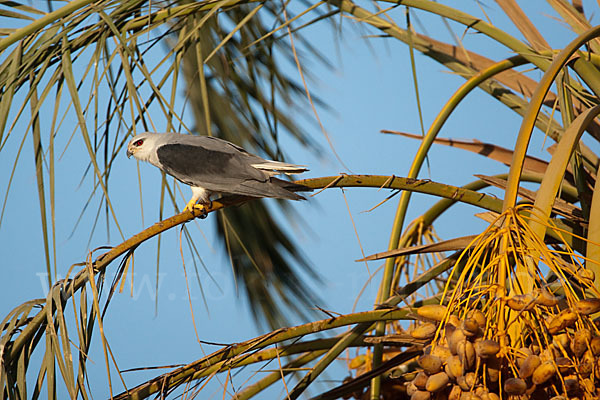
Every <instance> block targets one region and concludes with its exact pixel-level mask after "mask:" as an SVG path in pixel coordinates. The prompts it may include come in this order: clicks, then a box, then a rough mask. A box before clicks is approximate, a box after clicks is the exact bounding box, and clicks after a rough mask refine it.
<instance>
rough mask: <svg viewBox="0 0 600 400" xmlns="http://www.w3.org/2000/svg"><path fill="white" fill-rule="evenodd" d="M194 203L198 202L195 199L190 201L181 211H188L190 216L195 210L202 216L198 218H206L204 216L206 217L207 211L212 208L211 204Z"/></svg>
mask: <svg viewBox="0 0 600 400" xmlns="http://www.w3.org/2000/svg"><path fill="white" fill-rule="evenodd" d="M196 201H198V200H197V199H191V200H190V201H189V202H188V203H187V205H186V206H185V208H184V209H183V211H184V212H185V211H189V212H191V213H192V214H193V213H194V211H195V210H199V211H200V212H201V213H202V214H201V215H200V218H202V219H204V218H206V216H207V215H208V209H209V208H211V206H212V202H210V203H208V204H202V203H200V204H196Z"/></svg>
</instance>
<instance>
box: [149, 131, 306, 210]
mask: <svg viewBox="0 0 600 400" xmlns="http://www.w3.org/2000/svg"><path fill="white" fill-rule="evenodd" d="M211 144H215V145H216V147H217V149H215V147H212V148H207V147H205V146H199V145H192V144H184V143H172V144H163V145H162V146H159V147H158V148H157V150H156V154H157V156H158V160H159V162H160V164H161V168H162V170H163V171H165V172H166V173H167V174H169V175H171V176H173V177H175V178H176V179H177V180H179V181H181V182H183V183H185V184H187V185H191V186H198V187H202V188H204V189H207V190H209V191H213V192H224V193H233V194H240V195H245V196H253V197H281V198H286V199H294V200H297V199H299V198H301V197H300V196H298V195H296V194H295V193H292V192H290V191H289V190H287V189H285V188H284V187H282V186H281V185H279V184H276V183H272V181H273V180H272V178H270V177H269V175H268V174H266V173H264V172H262V171H260V170H258V169H256V168H254V167H252V166H251V165H250V164H251V163H252V162H254V160H255V159H254V157H251V156H250V157H249V156H248V155H247V153H245V152H244V153H241V152H238V151H235V152H230V151H229V150H230V147H229V146H228V145H229V144H230V143H229V142H224V143H219V142H215V143H212V142H211ZM222 146H225V147H224V148H225V149H226V151H221V149H222V148H223V147H222ZM257 158H259V157H257Z"/></svg>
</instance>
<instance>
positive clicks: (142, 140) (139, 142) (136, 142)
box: [133, 139, 144, 147]
mask: <svg viewBox="0 0 600 400" xmlns="http://www.w3.org/2000/svg"><path fill="white" fill-rule="evenodd" d="M142 144H144V139H140V140H136V141H135V142H133V145H134V146H135V147H140V146H141V145H142Z"/></svg>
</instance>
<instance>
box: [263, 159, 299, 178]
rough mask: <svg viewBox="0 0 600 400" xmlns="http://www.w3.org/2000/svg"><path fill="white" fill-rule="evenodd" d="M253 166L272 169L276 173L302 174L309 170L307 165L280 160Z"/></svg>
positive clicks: (266, 169)
mask: <svg viewBox="0 0 600 400" xmlns="http://www.w3.org/2000/svg"><path fill="white" fill-rule="evenodd" d="M252 166H253V167H254V168H256V169H260V170H262V171H272V172H274V173H275V174H286V175H290V174H300V173H302V172H305V171H308V168H306V165H296V164H288V163H283V162H279V161H267V162H265V163H260V164H252Z"/></svg>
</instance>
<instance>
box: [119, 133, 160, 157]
mask: <svg viewBox="0 0 600 400" xmlns="http://www.w3.org/2000/svg"><path fill="white" fill-rule="evenodd" d="M159 139H160V134H157V133H150V132H144V133H140V134H139V135H137V136H136V137H134V138H133V139H131V140H130V141H129V144H127V157H128V158H129V157H131V156H134V157H135V158H136V159H138V160H140V161H150V162H152V161H153V158H154V156H155V155H156V146H157V141H158V140H159Z"/></svg>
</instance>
